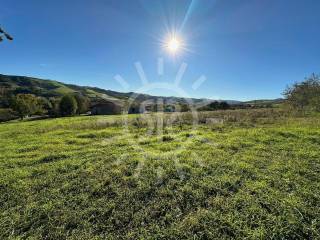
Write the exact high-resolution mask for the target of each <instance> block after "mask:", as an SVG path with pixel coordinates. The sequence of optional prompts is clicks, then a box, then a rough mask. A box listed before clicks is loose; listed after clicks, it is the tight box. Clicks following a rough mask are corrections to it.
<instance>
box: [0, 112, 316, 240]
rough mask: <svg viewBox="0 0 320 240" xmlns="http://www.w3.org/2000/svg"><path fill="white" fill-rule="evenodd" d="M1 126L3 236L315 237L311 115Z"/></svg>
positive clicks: (54, 121)
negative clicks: (151, 126)
mask: <svg viewBox="0 0 320 240" xmlns="http://www.w3.org/2000/svg"><path fill="white" fill-rule="evenodd" d="M136 118H137V119H138V118H139V117H137V116H133V115H132V116H130V120H132V121H133V124H132V125H130V126H129V127H128V128H126V127H123V126H122V121H121V116H108V117H75V118H64V119H51V120H41V121H33V122H21V123H7V124H1V125H0V148H1V155H0V167H1V171H0V209H1V212H0V239H6V238H11V239H20V238H22V239H27V238H30V239H104V238H107V239H143V238H149V239H155V238H157V239H178V238H179V239H208V238H211V239H212V238H216V239H230V238H235V239H308V238H309V239H316V238H320V232H319V229H320V222H319V219H320V174H319V173H320V159H319V156H320V127H319V118H308V119H307V118H296V119H284V120H281V121H274V122H273V123H272V124H271V123H269V122H268V121H267V122H264V123H262V122H261V123H253V124H252V123H250V124H237V123H234V124H232V123H225V124H219V125H206V124H201V125H199V126H197V127H196V128H193V127H192V126H190V125H188V124H177V125H175V126H173V127H166V128H164V130H163V131H162V132H161V133H160V134H158V133H157V131H154V132H150V131H148V129H147V128H146V127H145V126H144V125H143V124H139V120H137V119H136Z"/></svg>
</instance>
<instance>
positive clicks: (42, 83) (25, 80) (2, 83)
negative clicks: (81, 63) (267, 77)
mask: <svg viewBox="0 0 320 240" xmlns="http://www.w3.org/2000/svg"><path fill="white" fill-rule="evenodd" d="M0 88H2V89H3V88H5V89H8V90H10V91H11V92H13V93H14V94H19V93H31V94H34V95H37V96H42V97H45V98H51V97H61V96H63V95H65V94H68V93H81V94H82V95H84V96H87V97H88V98H90V100H91V101H96V100H100V99H105V100H111V101H112V100H122V101H126V100H128V99H129V98H130V97H135V99H136V101H137V102H142V101H145V100H155V99H157V98H159V96H151V95H147V94H137V93H133V92H128V93H121V92H116V91H112V90H105V89H101V88H97V87H87V86H78V85H74V84H66V83H62V82H58V81H53V80H44V79H39V78H33V77H25V76H8V75H1V74H0ZM161 98H163V99H164V101H171V102H172V103H173V102H174V103H186V102H187V101H186V99H184V98H179V97H161ZM192 101H193V102H194V103H195V104H197V103H202V102H208V103H209V102H210V101H212V100H208V99H195V98H193V99H192ZM224 101H226V102H228V103H229V104H231V105H232V104H239V103H241V102H239V101H234V100H224Z"/></svg>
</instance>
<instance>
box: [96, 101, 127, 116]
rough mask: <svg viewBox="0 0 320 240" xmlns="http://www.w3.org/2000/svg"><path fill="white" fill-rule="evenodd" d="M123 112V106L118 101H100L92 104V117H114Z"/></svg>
mask: <svg viewBox="0 0 320 240" xmlns="http://www.w3.org/2000/svg"><path fill="white" fill-rule="evenodd" d="M122 112H123V104H122V102H121V101H118V100H99V101H97V102H95V103H93V104H92V106H91V114H92V115H113V114H121V113H122Z"/></svg>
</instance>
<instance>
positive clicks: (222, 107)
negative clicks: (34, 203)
mask: <svg viewBox="0 0 320 240" xmlns="http://www.w3.org/2000/svg"><path fill="white" fill-rule="evenodd" d="M219 109H222V110H227V109H230V105H229V104H228V103H227V102H224V101H223V102H220V104H219Z"/></svg>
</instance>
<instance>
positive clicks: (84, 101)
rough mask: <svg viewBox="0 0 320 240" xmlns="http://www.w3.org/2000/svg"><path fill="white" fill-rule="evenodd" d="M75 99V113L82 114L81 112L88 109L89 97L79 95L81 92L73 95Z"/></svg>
mask: <svg viewBox="0 0 320 240" xmlns="http://www.w3.org/2000/svg"><path fill="white" fill-rule="evenodd" d="M74 98H75V100H76V101H77V105H78V108H77V112H76V113H77V114H82V113H86V112H88V110H89V104H90V101H89V98H87V97H85V96H83V95H81V94H75V95H74Z"/></svg>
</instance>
